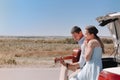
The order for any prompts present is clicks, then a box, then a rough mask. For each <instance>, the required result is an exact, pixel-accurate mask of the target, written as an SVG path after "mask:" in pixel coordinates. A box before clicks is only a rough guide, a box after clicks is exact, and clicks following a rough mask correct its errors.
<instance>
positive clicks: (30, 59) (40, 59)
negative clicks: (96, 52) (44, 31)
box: [0, 36, 114, 68]
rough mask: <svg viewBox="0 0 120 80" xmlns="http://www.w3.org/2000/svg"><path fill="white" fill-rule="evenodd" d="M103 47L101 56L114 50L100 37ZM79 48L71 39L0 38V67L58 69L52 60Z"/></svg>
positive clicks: (58, 37)
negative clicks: (103, 50) (103, 51)
mask: <svg viewBox="0 0 120 80" xmlns="http://www.w3.org/2000/svg"><path fill="white" fill-rule="evenodd" d="M101 39H102V41H103V43H104V45H105V53H104V54H103V55H111V53H112V52H113V50H114V46H113V41H112V39H111V38H104V37H101ZM74 48H79V46H78V44H77V42H75V41H74V40H73V39H72V38H71V37H63V36H57V37H53V36H49V37H23V36H19V37H14V36H10V37H9V36H7V37H4V36H1V37H0V67H1V68H3V67H9V68H11V67H35V68H41V67H45V68H52V67H59V66H60V65H59V64H54V58H55V57H60V56H66V55H71V54H72V50H73V49H74Z"/></svg>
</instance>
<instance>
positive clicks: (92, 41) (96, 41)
mask: <svg viewBox="0 0 120 80" xmlns="http://www.w3.org/2000/svg"><path fill="white" fill-rule="evenodd" d="M89 43H99V42H98V40H96V39H92V40H90V41H89Z"/></svg>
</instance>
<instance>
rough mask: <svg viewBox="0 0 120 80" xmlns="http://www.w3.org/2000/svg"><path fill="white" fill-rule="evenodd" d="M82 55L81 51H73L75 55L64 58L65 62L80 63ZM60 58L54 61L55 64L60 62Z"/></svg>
mask: <svg viewBox="0 0 120 80" xmlns="http://www.w3.org/2000/svg"><path fill="white" fill-rule="evenodd" d="M80 54H81V50H80V49H73V53H72V55H69V56H64V57H62V58H63V60H70V59H72V62H73V63H75V62H78V61H79V58H80ZM60 58H61V57H59V58H55V59H54V62H55V63H57V62H59V61H60Z"/></svg>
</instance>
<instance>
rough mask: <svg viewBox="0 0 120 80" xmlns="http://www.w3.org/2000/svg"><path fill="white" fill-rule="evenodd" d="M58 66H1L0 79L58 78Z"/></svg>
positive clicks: (30, 79)
mask: <svg viewBox="0 0 120 80" xmlns="http://www.w3.org/2000/svg"><path fill="white" fill-rule="evenodd" d="M59 73H60V68H1V69H0V80H58V79H59Z"/></svg>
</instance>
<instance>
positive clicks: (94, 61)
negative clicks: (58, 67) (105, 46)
mask: <svg viewBox="0 0 120 80" xmlns="http://www.w3.org/2000/svg"><path fill="white" fill-rule="evenodd" d="M101 57H102V48H101V47H95V48H94V49H93V53H92V56H91V59H90V60H89V61H87V62H86V64H85V66H84V67H83V69H82V70H81V71H80V72H79V73H78V74H77V75H75V76H74V77H72V78H70V79H69V80H98V75H99V73H100V71H101V70H102V60H101Z"/></svg>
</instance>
